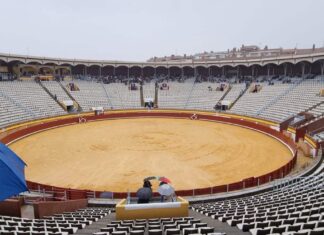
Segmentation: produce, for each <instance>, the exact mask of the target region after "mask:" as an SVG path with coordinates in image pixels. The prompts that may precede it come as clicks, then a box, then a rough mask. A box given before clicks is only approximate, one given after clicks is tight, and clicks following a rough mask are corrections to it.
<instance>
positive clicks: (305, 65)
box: [294, 61, 311, 77]
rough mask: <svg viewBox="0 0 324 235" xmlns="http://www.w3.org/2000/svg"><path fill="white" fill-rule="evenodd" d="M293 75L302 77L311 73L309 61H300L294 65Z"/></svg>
mask: <svg viewBox="0 0 324 235" xmlns="http://www.w3.org/2000/svg"><path fill="white" fill-rule="evenodd" d="M294 69H295V75H296V76H298V77H302V76H305V75H308V74H311V63H309V62H308V61H300V62H298V63H297V64H296V65H295V66H294Z"/></svg>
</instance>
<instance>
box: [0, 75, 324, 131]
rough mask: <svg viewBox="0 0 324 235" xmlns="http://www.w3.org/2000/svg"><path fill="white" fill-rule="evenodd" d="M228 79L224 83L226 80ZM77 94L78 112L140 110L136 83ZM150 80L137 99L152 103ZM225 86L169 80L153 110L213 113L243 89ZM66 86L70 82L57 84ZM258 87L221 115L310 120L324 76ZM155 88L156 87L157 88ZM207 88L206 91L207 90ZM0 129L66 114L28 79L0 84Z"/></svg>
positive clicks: (55, 91)
mask: <svg viewBox="0 0 324 235" xmlns="http://www.w3.org/2000/svg"><path fill="white" fill-rule="evenodd" d="M229 81H230V80H229ZM73 82H74V83H75V84H76V86H77V87H78V88H79V89H80V90H78V91H68V92H69V93H70V95H71V96H72V97H73V98H74V99H75V100H76V101H77V102H78V103H79V104H80V106H81V107H82V109H83V111H91V109H92V108H93V107H103V108H104V109H106V110H111V109H139V108H142V107H141V93H140V85H139V84H136V86H137V87H138V89H137V90H130V89H129V86H128V85H125V84H124V83H121V82H115V83H109V84H104V83H102V82H99V81H96V80H92V81H84V80H73ZM155 82H156V81H155V80H152V81H151V82H145V83H144V85H143V97H144V99H145V98H153V99H155ZM236 82H237V81H234V83H233V84H229V86H230V87H231V88H230V90H229V92H228V93H226V89H225V91H216V87H219V86H220V83H216V82H200V83H197V82H196V83H195V79H194V78H189V79H187V80H184V82H178V81H169V82H167V85H168V87H169V89H166V90H161V89H159V90H158V107H159V108H162V109H163V108H164V109H168V108H171V109H192V110H207V111H213V110H214V106H215V105H216V103H217V102H218V101H219V100H220V99H223V100H225V101H229V102H234V101H235V100H236V99H237V98H238V97H240V95H241V94H242V92H243V91H244V90H245V88H246V85H245V83H236ZM61 83H62V85H63V86H64V87H66V88H67V85H68V83H70V82H61ZM42 84H43V85H44V86H45V87H46V88H47V89H48V90H49V92H50V93H51V94H52V95H56V96H57V99H58V101H63V100H71V97H69V95H68V94H67V93H66V92H65V91H64V90H63V89H62V87H61V86H60V84H59V83H58V82H56V81H43V82H42ZM259 84H260V85H261V86H262V89H260V91H259V92H257V93H252V92H251V90H250V89H247V90H246V92H245V93H244V94H243V95H242V96H241V97H240V98H239V99H238V100H237V102H236V103H235V104H234V106H233V107H231V109H230V110H228V111H227V112H229V113H236V114H241V115H242V114H243V115H248V116H256V117H261V118H264V119H269V120H273V121H276V122H281V121H283V120H285V119H286V118H288V117H290V116H292V115H296V114H298V113H300V112H304V111H307V112H309V113H311V114H313V115H314V116H315V118H316V117H321V116H323V114H324V97H323V96H320V95H319V92H320V90H321V89H323V87H324V77H323V76H317V77H315V78H313V79H302V78H291V83H283V82H282V81H281V80H274V81H273V84H269V82H268V81H267V82H263V83H259ZM159 85H161V83H160V84H159ZM210 88H211V89H210ZM0 101H1V104H2V106H1V109H0V117H1V119H0V127H5V126H8V125H11V124H14V123H17V122H21V121H26V120H33V119H39V118H44V117H50V116H57V115H62V114H66V112H65V111H64V110H63V109H62V108H61V107H60V106H59V105H58V104H57V103H56V102H55V100H53V98H52V97H51V96H50V95H49V94H47V93H46V91H45V90H44V89H43V88H42V87H41V86H40V84H38V83H36V82H34V81H23V82H22V81H2V82H0Z"/></svg>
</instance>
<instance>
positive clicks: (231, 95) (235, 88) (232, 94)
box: [224, 83, 246, 103]
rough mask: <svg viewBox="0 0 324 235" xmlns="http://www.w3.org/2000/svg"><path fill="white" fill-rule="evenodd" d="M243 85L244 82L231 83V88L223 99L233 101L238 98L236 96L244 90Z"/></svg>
mask: <svg viewBox="0 0 324 235" xmlns="http://www.w3.org/2000/svg"><path fill="white" fill-rule="evenodd" d="M245 87H246V85H245V83H239V84H232V85H231V90H230V91H229V92H228V94H227V95H226V96H225V98H224V100H227V101H229V102H231V103H233V102H234V101H235V100H236V99H237V98H238V96H239V95H240V94H241V93H242V92H243V91H244V89H245Z"/></svg>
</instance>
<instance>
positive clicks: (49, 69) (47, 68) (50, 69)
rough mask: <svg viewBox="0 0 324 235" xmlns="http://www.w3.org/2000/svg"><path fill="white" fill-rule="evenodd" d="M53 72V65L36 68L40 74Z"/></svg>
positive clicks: (51, 73)
mask: <svg viewBox="0 0 324 235" xmlns="http://www.w3.org/2000/svg"><path fill="white" fill-rule="evenodd" d="M54 72H55V71H54V67H53V66H51V67H50V66H40V67H39V70H38V74H40V75H54Z"/></svg>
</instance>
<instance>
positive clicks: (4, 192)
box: [0, 142, 28, 201]
mask: <svg viewBox="0 0 324 235" xmlns="http://www.w3.org/2000/svg"><path fill="white" fill-rule="evenodd" d="M25 166H26V163H25V162H24V161H23V160H21V159H20V158H19V157H18V156H17V154H15V153H14V152H13V151H12V150H11V149H9V148H8V147H7V146H6V145H4V144H2V143H1V142H0V201H3V200H5V199H7V198H10V197H11V196H14V195H17V194H19V193H21V192H25V191H28V188H27V184H26V180H25Z"/></svg>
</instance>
